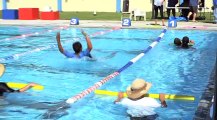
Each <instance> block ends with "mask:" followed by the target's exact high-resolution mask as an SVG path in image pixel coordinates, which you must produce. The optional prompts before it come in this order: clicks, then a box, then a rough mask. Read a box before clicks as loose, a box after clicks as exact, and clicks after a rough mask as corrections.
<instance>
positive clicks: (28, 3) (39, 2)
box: [7, 0, 57, 11]
mask: <svg viewBox="0 0 217 120" xmlns="http://www.w3.org/2000/svg"><path fill="white" fill-rule="evenodd" d="M46 6H50V7H52V9H53V10H54V11H57V0H9V1H8V2H7V8H8V9H18V8H39V10H40V11H43V10H44V9H45V7H46Z"/></svg>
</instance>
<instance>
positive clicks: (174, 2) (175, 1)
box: [167, 0, 178, 18]
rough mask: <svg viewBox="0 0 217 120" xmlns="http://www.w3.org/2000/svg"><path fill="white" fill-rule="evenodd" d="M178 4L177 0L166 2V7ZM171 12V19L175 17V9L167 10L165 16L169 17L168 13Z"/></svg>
mask: <svg viewBox="0 0 217 120" xmlns="http://www.w3.org/2000/svg"><path fill="white" fill-rule="evenodd" d="M177 3H178V0H168V5H167V7H175V6H176V4H177ZM171 10H172V14H173V17H176V9H175V8H167V16H168V18H169V17H170V11H171Z"/></svg>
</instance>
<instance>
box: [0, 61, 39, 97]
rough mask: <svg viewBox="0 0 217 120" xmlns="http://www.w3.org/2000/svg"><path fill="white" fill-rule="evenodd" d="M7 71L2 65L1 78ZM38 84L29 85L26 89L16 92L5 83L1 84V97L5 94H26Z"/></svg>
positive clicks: (0, 67) (0, 66)
mask: <svg viewBox="0 0 217 120" xmlns="http://www.w3.org/2000/svg"><path fill="white" fill-rule="evenodd" d="M4 71H5V66H4V65H3V64H0V77H1V76H2V75H3V74H4ZM37 85H38V84H36V83H29V84H28V85H26V86H25V87H23V88H21V89H19V90H14V89H12V88H10V87H8V85H7V84H6V83H5V82H0V97H1V96H3V94H4V93H12V92H25V91H26V90H28V89H30V88H32V87H34V86H37Z"/></svg>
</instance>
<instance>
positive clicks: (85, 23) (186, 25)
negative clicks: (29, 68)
mask: <svg viewBox="0 0 217 120" xmlns="http://www.w3.org/2000/svg"><path fill="white" fill-rule="evenodd" d="M152 23H154V21H131V26H129V27H128V26H125V27H122V21H103V20H80V21H79V25H71V26H73V27H80V28H82V27H104V28H111V27H122V28H151V29H155V28H156V29H160V28H162V26H161V25H151V24H152ZM158 23H160V24H161V21H158ZM69 24H70V20H2V19H0V25H22V26H24V25H27V26H33V25H34V26H69ZM165 24H166V25H167V21H165ZM169 29H184V30H185V29H195V30H217V24H213V23H202V22H178V23H177V27H176V28H169Z"/></svg>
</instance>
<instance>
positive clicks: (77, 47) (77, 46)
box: [56, 30, 93, 58]
mask: <svg viewBox="0 0 217 120" xmlns="http://www.w3.org/2000/svg"><path fill="white" fill-rule="evenodd" d="M81 33H82V34H83V35H84V37H85V39H86V42H87V49H86V50H84V51H82V44H81V43H80V42H78V41H77V42H74V43H73V44H72V48H73V50H74V53H73V52H69V51H67V50H65V49H63V47H62V44H61V41H60V33H59V32H58V33H57V35H56V40H57V44H58V48H59V51H60V52H61V53H62V54H63V55H65V56H66V57H67V58H82V57H84V56H87V57H90V58H92V56H91V54H90V52H91V50H92V48H93V46H92V43H91V40H90V37H89V36H88V35H87V33H85V32H84V31H83V30H81Z"/></svg>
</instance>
